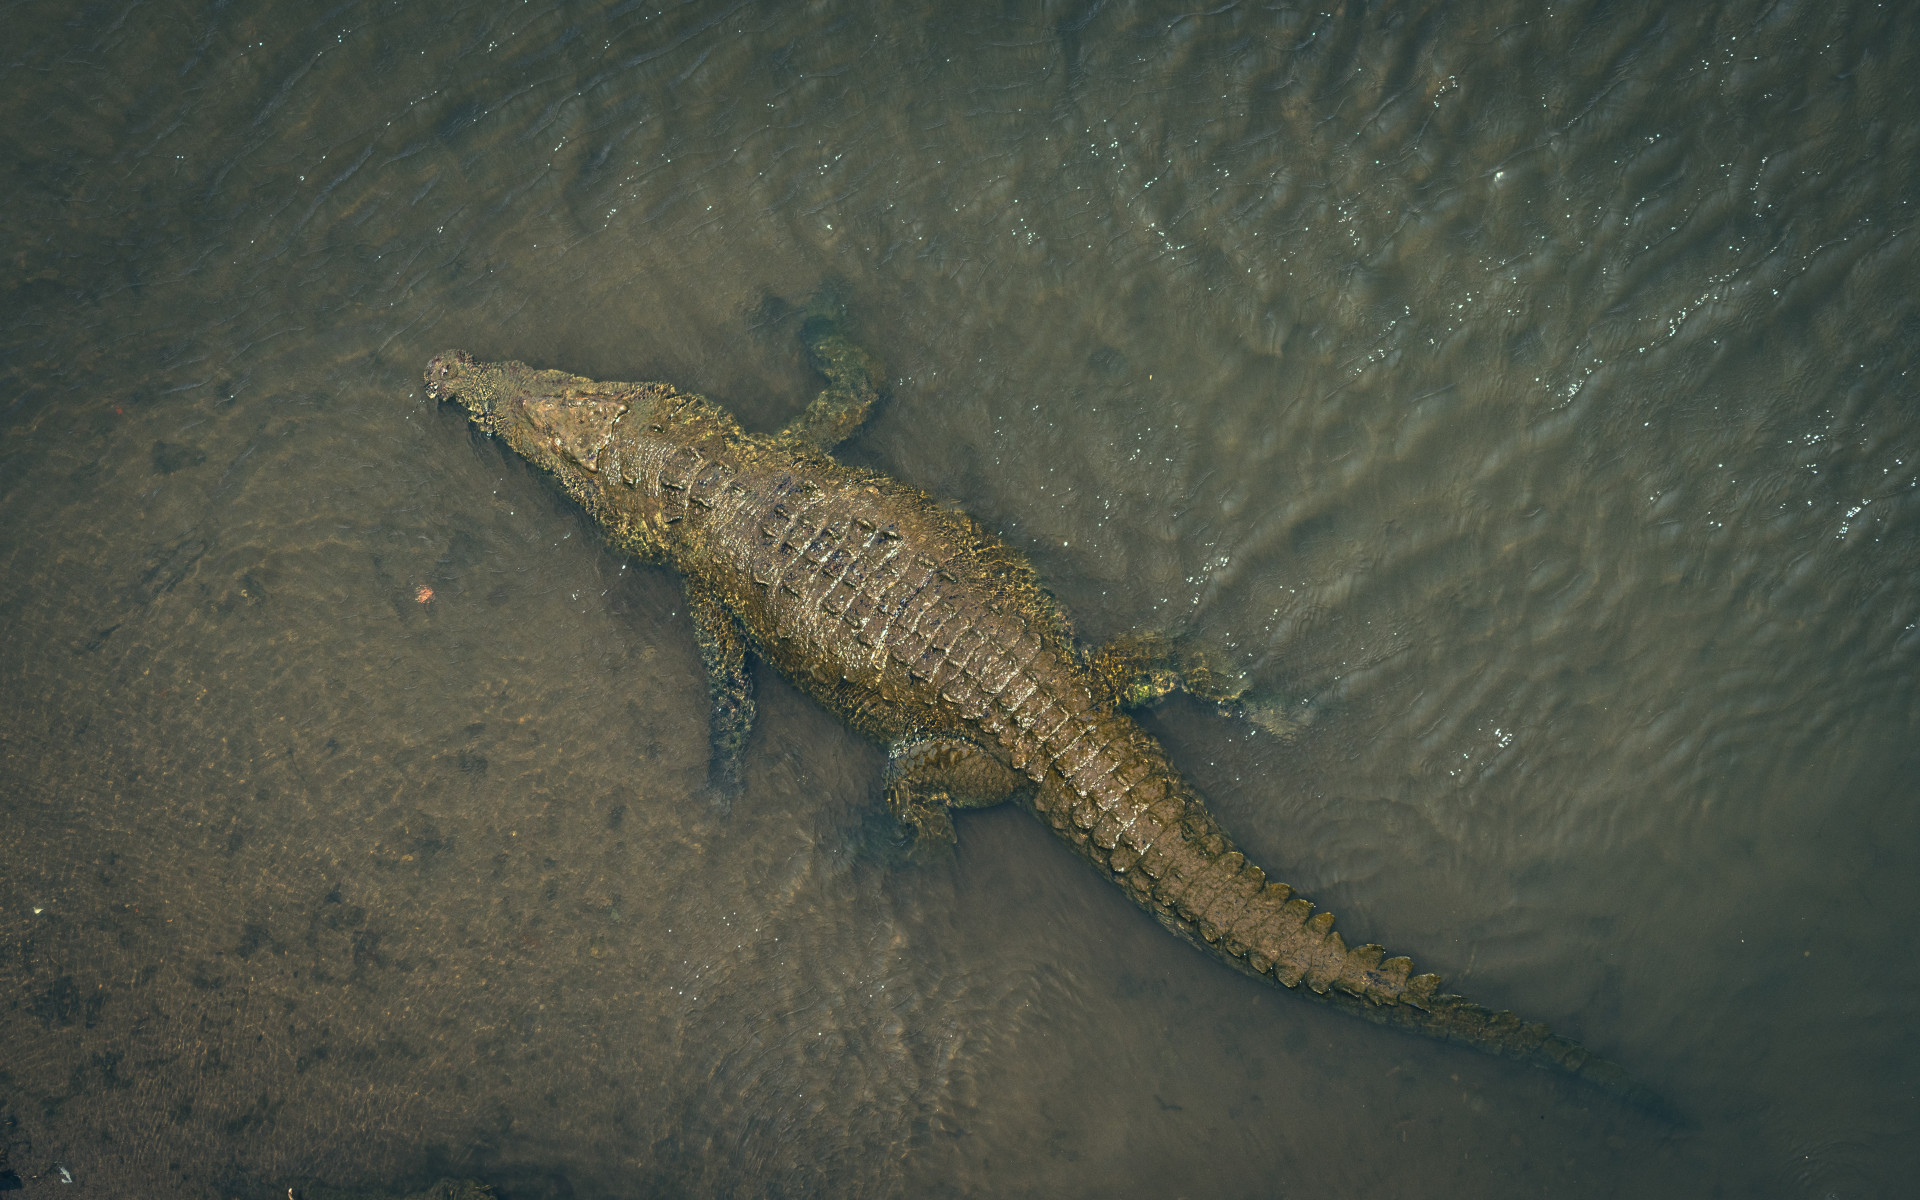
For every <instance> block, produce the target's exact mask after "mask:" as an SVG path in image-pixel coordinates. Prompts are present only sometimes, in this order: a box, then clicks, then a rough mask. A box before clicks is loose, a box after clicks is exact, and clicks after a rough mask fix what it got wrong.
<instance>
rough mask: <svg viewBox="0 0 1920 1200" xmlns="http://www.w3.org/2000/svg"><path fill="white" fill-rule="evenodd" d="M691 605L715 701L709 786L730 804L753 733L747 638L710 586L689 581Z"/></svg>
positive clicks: (740, 783)
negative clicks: (750, 736)
mask: <svg viewBox="0 0 1920 1200" xmlns="http://www.w3.org/2000/svg"><path fill="white" fill-rule="evenodd" d="M687 607H688V609H689V610H690V612H691V614H692V616H693V635H694V638H695V639H696V640H697V641H698V642H699V643H700V661H701V662H702V663H704V664H705V665H706V668H707V683H708V685H709V689H710V694H711V697H712V702H713V703H712V716H711V724H710V726H709V728H708V735H709V737H710V739H711V749H712V754H711V757H709V758H708V760H707V788H708V790H709V791H711V792H712V793H713V798H714V802H715V803H716V804H717V805H718V806H719V807H721V808H723V809H724V808H727V807H729V806H730V805H731V804H732V803H733V798H734V797H735V796H737V795H739V794H740V790H741V788H742V787H743V786H744V782H743V778H742V760H743V758H744V756H745V752H746V748H747V736H748V735H749V734H751V733H752V732H753V715H754V704H753V675H752V673H751V672H749V671H748V670H747V639H746V636H745V634H743V633H742V632H741V630H740V622H739V621H737V620H735V619H734V616H733V614H732V613H731V612H729V611H728V610H727V606H726V602H725V601H724V600H722V599H720V597H718V596H716V595H714V594H713V593H711V592H709V591H707V590H706V589H705V588H701V587H696V586H694V585H693V584H691V583H689V584H688V586H687Z"/></svg>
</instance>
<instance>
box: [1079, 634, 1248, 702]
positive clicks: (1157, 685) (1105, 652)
mask: <svg viewBox="0 0 1920 1200" xmlns="http://www.w3.org/2000/svg"><path fill="white" fill-rule="evenodd" d="M1087 669H1088V670H1089V671H1091V672H1092V673H1093V677H1094V678H1095V679H1096V680H1098V681H1099V682H1100V684H1101V685H1102V686H1103V687H1104V688H1105V689H1106V691H1107V694H1108V695H1109V696H1111V697H1112V699H1113V703H1114V704H1115V705H1116V706H1118V707H1120V708H1140V707H1142V706H1144V705H1148V704H1152V703H1153V702H1154V701H1155V700H1158V699H1160V698H1161V697H1163V696H1166V695H1168V694H1169V693H1171V692H1176V691H1183V692H1186V693H1187V694H1188V695H1189V696H1194V697H1197V698H1199V699H1201V700H1212V701H1214V702H1215V703H1217V704H1231V703H1232V702H1233V701H1235V700H1238V699H1239V698H1240V697H1241V696H1242V695H1244V694H1245V693H1246V690H1247V681H1246V678H1245V677H1244V676H1243V675H1241V674H1240V673H1239V672H1238V671H1235V670H1232V669H1231V668H1228V667H1226V666H1224V665H1222V664H1221V663H1219V662H1218V661H1217V660H1216V659H1215V658H1214V657H1213V656H1211V655H1209V654H1207V653H1206V652H1205V651H1204V650H1195V649H1192V648H1191V647H1186V646H1181V645H1178V644H1177V643H1175V642H1174V641H1173V640H1172V639H1170V638H1167V637H1165V636H1163V635H1161V634H1157V633H1131V634H1125V635H1123V636H1121V637H1117V638H1115V639H1113V640H1112V641H1111V642H1108V643H1107V644H1106V645H1104V646H1102V647H1100V648H1099V649H1098V650H1096V651H1094V652H1093V654H1092V655H1091V656H1090V657H1089V658H1088V660H1087Z"/></svg>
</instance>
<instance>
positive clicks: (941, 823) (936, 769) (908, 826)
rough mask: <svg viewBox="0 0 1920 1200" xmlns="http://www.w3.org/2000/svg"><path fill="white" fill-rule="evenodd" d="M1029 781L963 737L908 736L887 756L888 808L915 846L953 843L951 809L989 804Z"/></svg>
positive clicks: (996, 802)
mask: <svg viewBox="0 0 1920 1200" xmlns="http://www.w3.org/2000/svg"><path fill="white" fill-rule="evenodd" d="M1025 786H1027V781H1026V780H1025V779H1024V778H1022V777H1021V776H1020V775H1019V774H1018V773H1017V772H1015V771H1014V770H1013V768H1011V767H1009V766H1007V765H1006V764H1005V763H1003V762H1001V761H1000V760H999V759H997V758H995V757H994V756H993V755H992V754H989V753H988V752H987V751H986V750H984V749H982V748H981V747H980V746H979V745H977V744H975V743H973V742H970V741H967V740H966V739H965V738H954V737H931V738H910V739H907V740H904V741H900V742H896V743H895V744H894V746H893V749H892V750H891V751H889V752H888V755H887V774H886V787H887V810H888V811H889V812H891V813H892V814H893V815H894V816H895V817H896V818H898V819H899V821H900V824H901V827H902V828H903V829H904V830H906V831H907V832H908V833H910V834H912V835H913V837H914V844H915V849H916V850H922V851H925V850H930V849H933V848H934V847H937V846H941V845H946V844H951V843H952V842H953V841H954V832H953V818H952V817H951V816H950V815H949V810H950V809H955V808H988V807H990V806H992V805H995V804H999V803H1000V802H1001V801H1003V800H1009V799H1011V798H1012V797H1013V796H1014V795H1015V794H1016V793H1017V792H1019V791H1020V790H1021V789H1022V788H1023V787H1025Z"/></svg>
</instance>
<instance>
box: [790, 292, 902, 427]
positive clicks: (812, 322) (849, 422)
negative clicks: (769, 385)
mask: <svg viewBox="0 0 1920 1200" xmlns="http://www.w3.org/2000/svg"><path fill="white" fill-rule="evenodd" d="M816 308H818V306H816ZM800 340H801V342H802V343H803V344H804V345H805V346H806V348H807V361H808V362H810V363H812V364H813V369H814V370H816V371H818V372H820V374H822V375H824V376H826V379H827V387H826V390H825V391H823V392H821V393H820V394H819V395H818V396H815V397H814V398H813V402H812V403H810V404H808V405H807V408H806V411H805V412H803V413H801V414H800V415H799V416H797V417H795V418H794V419H793V420H791V421H789V422H788V423H787V426H786V428H784V429H782V430H781V431H780V436H781V438H783V439H784V440H786V441H789V442H795V443H798V444H800V445H803V446H806V447H807V448H808V449H811V450H818V451H819V452H820V453H822V454H825V453H827V452H829V451H831V450H832V449H833V448H834V447H835V446H838V445H839V444H840V443H841V442H844V441H846V440H847V438H848V437H850V436H851V435H852V434H853V431H854V430H856V429H858V428H859V427H860V423H861V422H862V421H865V420H866V419H867V414H868V413H869V412H870V411H872V409H873V404H874V401H876V400H878V399H879V398H880V391H879V388H878V387H877V386H876V385H875V383H874V376H875V375H876V374H878V369H877V368H876V367H875V365H874V361H873V359H872V357H871V356H869V355H868V354H867V352H866V351H864V350H862V349H861V348H860V347H858V346H856V345H854V344H853V343H852V342H851V341H849V340H848V339H847V338H846V336H845V335H844V334H842V333H841V332H840V322H839V318H838V316H837V314H836V313H834V312H832V311H815V312H814V313H813V315H811V316H809V317H808V318H807V320H806V323H805V324H804V325H802V326H801V328H800Z"/></svg>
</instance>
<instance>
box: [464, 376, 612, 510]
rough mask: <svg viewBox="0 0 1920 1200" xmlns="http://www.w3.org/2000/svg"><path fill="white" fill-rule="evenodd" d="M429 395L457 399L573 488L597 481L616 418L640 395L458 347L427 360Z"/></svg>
mask: <svg viewBox="0 0 1920 1200" xmlns="http://www.w3.org/2000/svg"><path fill="white" fill-rule="evenodd" d="M427 395H428V396H429V397H431V398H433V399H434V400H457V401H459V403H460V404H461V405H462V406H464V407H465V408H466V410H467V413H468V415H469V416H470V417H471V418H472V420H473V423H474V424H475V425H478V426H479V427H480V428H482V429H484V430H486V431H487V432H488V433H491V434H494V435H496V436H498V437H500V438H501V439H503V440H504V441H505V442H506V443H507V445H508V446H510V447H511V448H512V449H513V450H514V452H515V453H517V454H519V455H521V456H522V457H523V458H525V459H526V460H527V461H528V462H531V463H533V464H534V465H535V466H537V467H541V468H544V469H545V470H548V471H551V472H553V473H554V474H555V475H558V476H560V478H561V481H562V482H563V483H566V484H567V485H568V486H569V489H570V490H576V491H577V490H580V489H581V488H588V489H591V487H592V486H594V484H595V481H594V479H593V476H594V474H595V472H596V471H597V470H598V468H599V462H600V455H601V453H602V451H604V450H605V449H606V447H607V445H608V443H609V442H611V441H612V440H613V427H614V423H615V422H617V421H618V420H619V419H620V418H621V417H622V416H624V415H625V414H626V412H627V409H628V408H629V407H630V406H631V404H632V401H633V399H634V398H635V396H634V393H632V392H631V391H628V390H624V389H619V388H609V387H608V386H607V385H604V384H598V383H595V382H594V381H592V380H590V379H582V378H581V377H579V376H577V375H569V374H567V373H566V372H564V371H541V370H536V369H535V368H533V367H529V366H527V365H526V364H525V363H517V362H498V363H482V362H475V361H474V359H473V356H472V355H470V354H467V353H465V352H463V351H460V350H449V351H447V352H446V353H444V354H438V355H435V356H434V358H433V360H432V361H431V362H429V363H427Z"/></svg>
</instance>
